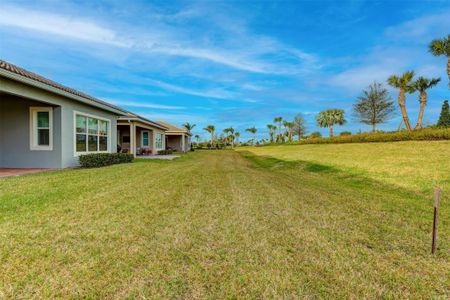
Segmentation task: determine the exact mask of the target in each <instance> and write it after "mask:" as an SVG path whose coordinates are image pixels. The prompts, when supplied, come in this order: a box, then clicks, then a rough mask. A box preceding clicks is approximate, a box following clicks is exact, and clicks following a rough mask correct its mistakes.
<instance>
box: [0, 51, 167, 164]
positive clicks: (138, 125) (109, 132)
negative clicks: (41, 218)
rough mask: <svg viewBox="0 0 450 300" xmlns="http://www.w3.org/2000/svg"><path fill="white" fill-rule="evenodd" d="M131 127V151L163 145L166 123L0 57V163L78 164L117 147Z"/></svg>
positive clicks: (160, 147)
mask: <svg viewBox="0 0 450 300" xmlns="http://www.w3.org/2000/svg"><path fill="white" fill-rule="evenodd" d="M118 124H119V127H118ZM118 128H119V131H118ZM127 129H128V130H129V132H130V133H131V134H130V133H129V136H130V138H129V142H128V143H129V145H128V147H129V151H130V152H131V153H135V154H136V153H137V151H136V150H137V148H136V147H134V145H136V146H137V145H141V146H143V147H147V145H149V146H150V145H151V146H150V147H152V148H154V149H164V144H161V143H164V140H165V137H164V130H165V129H166V127H164V126H163V125H161V124H158V123H156V122H152V121H150V120H147V119H144V118H141V117H139V116H137V115H134V114H132V113H130V112H129V111H127V110H124V109H122V108H120V107H117V106H115V105H112V104H110V103H107V102H105V101H102V100H99V99H96V98H94V97H91V96H89V95H86V94H84V93H81V92H79V91H76V90H74V89H71V88H69V87H66V86H64V85H61V84H59V83H56V82H54V81H52V80H49V79H47V78H44V77H42V76H40V75H37V74H35V73H32V72H29V71H27V70H24V69H22V68H19V67H17V66H15V65H13V64H10V63H8V62H5V61H2V60H0V168H65V167H72V166H77V165H78V156H79V155H81V154H87V153H114V152H117V149H118V147H119V146H118V145H120V143H123V141H124V139H123V138H122V136H125V135H126V133H125V132H126V130H127ZM146 129H147V130H148V133H145V132H146V131H145V130H146ZM122 130H123V131H122ZM130 130H131V131H130ZM118 133H119V134H118ZM118 138H119V139H121V140H120V143H118V141H119V140H118ZM125 141H126V139H125ZM159 141H162V142H159ZM139 143H140V144H139ZM131 145H133V148H131V147H130V146H131ZM122 147H127V146H126V145H123V146H122Z"/></svg>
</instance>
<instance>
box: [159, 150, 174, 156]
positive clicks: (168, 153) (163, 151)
mask: <svg viewBox="0 0 450 300" xmlns="http://www.w3.org/2000/svg"><path fill="white" fill-rule="evenodd" d="M172 153H173V150H172V149H166V150H159V151H158V155H170V154H172Z"/></svg>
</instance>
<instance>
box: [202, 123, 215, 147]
mask: <svg viewBox="0 0 450 300" xmlns="http://www.w3.org/2000/svg"><path fill="white" fill-rule="evenodd" d="M203 130H205V131H207V132H209V134H210V135H211V144H210V145H211V148H212V146H213V145H214V133H215V132H216V127H215V126H214V125H208V126H206V127H205V128H203Z"/></svg>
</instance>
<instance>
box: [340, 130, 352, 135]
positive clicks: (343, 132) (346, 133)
mask: <svg viewBox="0 0 450 300" xmlns="http://www.w3.org/2000/svg"><path fill="white" fill-rule="evenodd" d="M339 135H340V136H349V135H352V133H351V132H350V131H342V132H341V133H340V134H339Z"/></svg>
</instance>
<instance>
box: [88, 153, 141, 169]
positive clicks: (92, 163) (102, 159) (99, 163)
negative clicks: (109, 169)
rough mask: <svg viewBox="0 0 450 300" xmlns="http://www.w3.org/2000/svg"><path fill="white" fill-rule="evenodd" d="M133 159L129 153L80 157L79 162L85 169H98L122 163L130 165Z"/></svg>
mask: <svg viewBox="0 0 450 300" xmlns="http://www.w3.org/2000/svg"><path fill="white" fill-rule="evenodd" d="M133 159H134V156H133V154H128V153H92V154H85V155H80V157H79V162H80V165H81V166H82V167H83V168H98V167H104V166H109V165H115V164H121V163H130V162H132V161H133Z"/></svg>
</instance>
